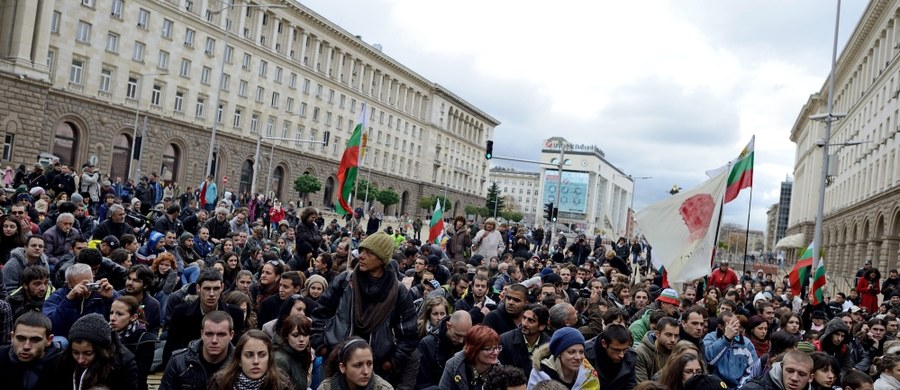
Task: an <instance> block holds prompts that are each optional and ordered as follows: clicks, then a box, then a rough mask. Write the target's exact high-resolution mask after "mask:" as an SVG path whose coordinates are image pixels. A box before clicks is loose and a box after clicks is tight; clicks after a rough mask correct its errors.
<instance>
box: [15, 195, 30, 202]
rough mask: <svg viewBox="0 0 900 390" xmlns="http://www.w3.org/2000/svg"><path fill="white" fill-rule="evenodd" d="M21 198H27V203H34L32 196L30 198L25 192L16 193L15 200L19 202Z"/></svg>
mask: <svg viewBox="0 0 900 390" xmlns="http://www.w3.org/2000/svg"><path fill="white" fill-rule="evenodd" d="M23 200H27V201H28V203H34V198H32V197H31V195H28V194H25V193H22V194H19V195H16V202H21V201H23Z"/></svg>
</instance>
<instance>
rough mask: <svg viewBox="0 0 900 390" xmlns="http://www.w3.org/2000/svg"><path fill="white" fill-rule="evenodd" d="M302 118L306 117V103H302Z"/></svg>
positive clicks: (300, 113)
mask: <svg viewBox="0 0 900 390" xmlns="http://www.w3.org/2000/svg"><path fill="white" fill-rule="evenodd" d="M297 114H299V115H300V116H304V117H305V116H306V103H300V112H298V113H297Z"/></svg>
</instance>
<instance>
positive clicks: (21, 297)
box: [6, 287, 44, 322]
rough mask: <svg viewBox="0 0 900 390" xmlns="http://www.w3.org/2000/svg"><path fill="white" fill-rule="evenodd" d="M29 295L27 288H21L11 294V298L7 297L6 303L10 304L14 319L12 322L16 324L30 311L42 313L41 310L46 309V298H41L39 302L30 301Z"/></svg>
mask: <svg viewBox="0 0 900 390" xmlns="http://www.w3.org/2000/svg"><path fill="white" fill-rule="evenodd" d="M27 295H28V294H27V293H26V292H25V288H23V287H19V288H17V289H15V290H13V292H11V293H9V296H8V297H6V303H8V304H9V307H10V311H11V312H12V319H11V320H10V322H15V321H16V319H17V318H19V317H20V316H21V315H22V314H25V313H28V312H29V311H33V312H37V313H40V312H41V308H42V307H44V297H41V299H39V300H30V299H28V296H27Z"/></svg>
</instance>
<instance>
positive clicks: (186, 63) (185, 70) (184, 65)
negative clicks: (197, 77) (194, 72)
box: [178, 58, 191, 77]
mask: <svg viewBox="0 0 900 390" xmlns="http://www.w3.org/2000/svg"><path fill="white" fill-rule="evenodd" d="M178 74H179V75H180V76H183V77H191V60H188V59H185V58H182V59H181V70H179V71H178Z"/></svg>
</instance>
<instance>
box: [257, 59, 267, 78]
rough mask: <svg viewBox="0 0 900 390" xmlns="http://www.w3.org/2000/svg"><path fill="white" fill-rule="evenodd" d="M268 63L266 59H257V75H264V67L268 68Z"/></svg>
mask: <svg viewBox="0 0 900 390" xmlns="http://www.w3.org/2000/svg"><path fill="white" fill-rule="evenodd" d="M268 66H269V63H268V62H266V61H262V60H260V61H259V75H260V76H262V77H266V69H267V68H268Z"/></svg>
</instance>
